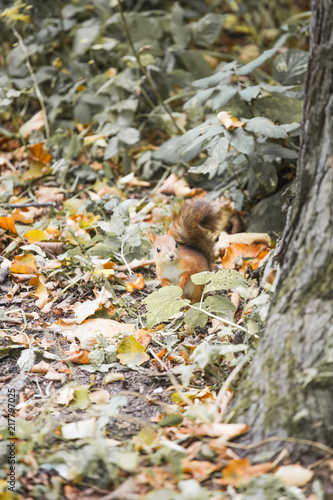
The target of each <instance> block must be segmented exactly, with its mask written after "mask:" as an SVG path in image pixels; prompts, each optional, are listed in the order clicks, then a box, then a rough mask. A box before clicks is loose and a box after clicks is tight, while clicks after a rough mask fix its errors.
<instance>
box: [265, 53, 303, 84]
mask: <svg viewBox="0 0 333 500" xmlns="http://www.w3.org/2000/svg"><path fill="white" fill-rule="evenodd" d="M308 62H309V53H308V52H305V51H303V50H296V49H289V50H287V51H286V52H282V54H279V55H278V56H277V57H276V58H275V60H274V66H273V78H274V80H276V81H277V82H279V83H281V84H282V85H302V84H303V83H304V81H305V76H306V72H307V68H308Z"/></svg>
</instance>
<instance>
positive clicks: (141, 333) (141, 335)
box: [134, 330, 152, 349]
mask: <svg viewBox="0 0 333 500" xmlns="http://www.w3.org/2000/svg"><path fill="white" fill-rule="evenodd" d="M134 338H135V340H137V341H138V342H139V344H141V345H142V346H143V347H144V348H145V349H146V348H147V347H148V345H149V343H150V341H151V338H152V335H150V333H148V332H147V330H136V332H135V333H134Z"/></svg>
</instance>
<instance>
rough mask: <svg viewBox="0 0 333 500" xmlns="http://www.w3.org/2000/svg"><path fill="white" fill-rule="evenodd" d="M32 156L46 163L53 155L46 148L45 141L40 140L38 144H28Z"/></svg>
mask: <svg viewBox="0 0 333 500" xmlns="http://www.w3.org/2000/svg"><path fill="white" fill-rule="evenodd" d="M28 149H29V151H30V155H31V157H32V158H33V159H34V160H36V161H39V162H40V163H44V164H45V165H46V164H48V163H50V161H51V160H52V158H53V156H52V155H51V154H50V153H48V152H47V151H46V149H44V143H43V142H39V143H38V144H33V145H32V146H28Z"/></svg>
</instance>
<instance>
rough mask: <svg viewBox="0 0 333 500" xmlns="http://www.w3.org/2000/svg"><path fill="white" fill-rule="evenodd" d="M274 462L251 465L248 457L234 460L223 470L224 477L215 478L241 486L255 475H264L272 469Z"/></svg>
mask: <svg viewBox="0 0 333 500" xmlns="http://www.w3.org/2000/svg"><path fill="white" fill-rule="evenodd" d="M272 468H273V464H272V463H270V462H268V463H264V464H258V465H251V464H250V461H249V460H248V459H247V458H240V459H238V460H232V461H231V462H230V463H229V465H227V467H226V468H225V469H224V470H223V474H222V478H221V479H215V480H214V482H215V483H218V484H223V485H228V484H231V485H232V486H236V487H237V486H240V485H241V484H242V483H247V482H248V481H249V480H250V479H251V478H252V477H253V476H262V475H263V474H266V473H267V472H269V471H271V470H272Z"/></svg>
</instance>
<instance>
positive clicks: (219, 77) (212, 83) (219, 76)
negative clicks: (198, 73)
mask: <svg viewBox="0 0 333 500" xmlns="http://www.w3.org/2000/svg"><path fill="white" fill-rule="evenodd" d="M236 68H237V62H236V61H232V62H231V63H228V64H224V65H223V69H222V70H221V71H218V72H217V73H214V75H211V76H208V77H206V78H201V79H200V80H195V81H194V82H192V85H193V86H194V87H199V88H204V89H206V88H209V87H216V85H218V84H221V83H222V82H227V81H229V79H230V76H231V75H232V74H234V73H235V70H236Z"/></svg>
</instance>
